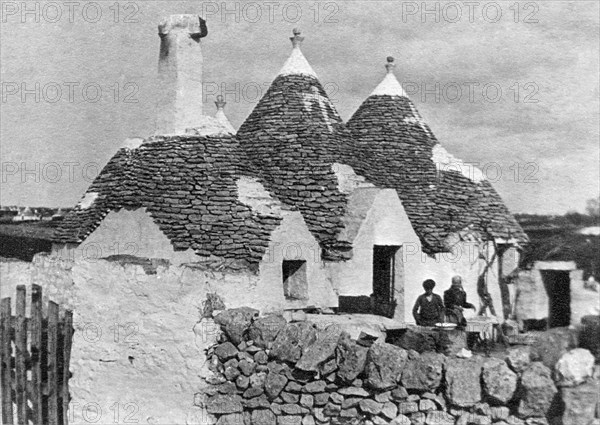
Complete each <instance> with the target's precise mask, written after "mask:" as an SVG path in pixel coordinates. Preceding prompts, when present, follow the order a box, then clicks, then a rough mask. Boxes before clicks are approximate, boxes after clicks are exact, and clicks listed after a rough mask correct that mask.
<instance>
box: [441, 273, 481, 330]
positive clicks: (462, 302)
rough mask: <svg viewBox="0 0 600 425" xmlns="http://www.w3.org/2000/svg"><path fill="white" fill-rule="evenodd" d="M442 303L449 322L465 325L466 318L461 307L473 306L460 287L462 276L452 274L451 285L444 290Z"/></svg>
mask: <svg viewBox="0 0 600 425" xmlns="http://www.w3.org/2000/svg"><path fill="white" fill-rule="evenodd" d="M444 305H445V306H446V319H447V320H448V322H450V323H456V324H457V325H458V326H459V327H463V328H464V327H465V326H467V319H465V316H464V315H463V309H465V308H472V309H473V310H475V306H474V305H473V304H471V303H468V302H467V293H466V292H465V290H464V289H463V287H462V278H461V277H460V276H454V277H453V278H452V286H451V287H450V289H448V290H447V291H445V292H444Z"/></svg>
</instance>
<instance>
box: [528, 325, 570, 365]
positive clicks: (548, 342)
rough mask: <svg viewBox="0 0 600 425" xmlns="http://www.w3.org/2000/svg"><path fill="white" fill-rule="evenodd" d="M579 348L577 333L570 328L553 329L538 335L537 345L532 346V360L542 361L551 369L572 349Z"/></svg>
mask: <svg viewBox="0 0 600 425" xmlns="http://www.w3.org/2000/svg"><path fill="white" fill-rule="evenodd" d="M576 347H577V336H576V334H575V331H573V330H570V329H569V328H552V329H549V330H548V331H546V332H540V333H539V334H536V338H535V344H533V345H532V346H531V358H532V360H534V361H541V362H542V363H544V365H545V366H546V367H548V368H550V369H554V366H555V365H556V362H558V360H559V359H560V358H561V357H562V355H563V354H565V353H566V352H567V351H569V350H570V349H572V348H576Z"/></svg>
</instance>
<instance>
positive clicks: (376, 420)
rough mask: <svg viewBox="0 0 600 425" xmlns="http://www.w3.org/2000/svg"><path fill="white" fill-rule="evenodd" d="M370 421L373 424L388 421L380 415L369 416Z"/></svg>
mask: <svg viewBox="0 0 600 425" xmlns="http://www.w3.org/2000/svg"><path fill="white" fill-rule="evenodd" d="M367 420H368V419H367ZM371 422H373V425H388V423H389V422H388V420H387V419H385V418H382V417H381V416H371Z"/></svg>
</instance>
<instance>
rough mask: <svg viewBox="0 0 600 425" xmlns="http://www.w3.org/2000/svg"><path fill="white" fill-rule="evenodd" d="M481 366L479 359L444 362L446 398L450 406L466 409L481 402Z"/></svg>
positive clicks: (453, 359)
mask: <svg viewBox="0 0 600 425" xmlns="http://www.w3.org/2000/svg"><path fill="white" fill-rule="evenodd" d="M482 366H483V362H482V360H481V358H479V357H473V358H471V359H455V358H449V359H448V360H447V361H446V397H447V398H448V400H449V401H450V402H451V403H452V404H454V405H457V406H461V407H468V406H473V405H474V404H475V403H478V402H479V401H481V369H482Z"/></svg>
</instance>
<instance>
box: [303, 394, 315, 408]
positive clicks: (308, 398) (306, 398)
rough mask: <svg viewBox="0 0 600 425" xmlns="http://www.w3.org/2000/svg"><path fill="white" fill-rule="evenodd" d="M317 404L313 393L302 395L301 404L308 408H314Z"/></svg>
mask: <svg viewBox="0 0 600 425" xmlns="http://www.w3.org/2000/svg"><path fill="white" fill-rule="evenodd" d="M314 405H315V397H314V396H313V395H311V394H302V396H301V397H300V406H303V407H306V408H307V409H312V407H313V406H314Z"/></svg>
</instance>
